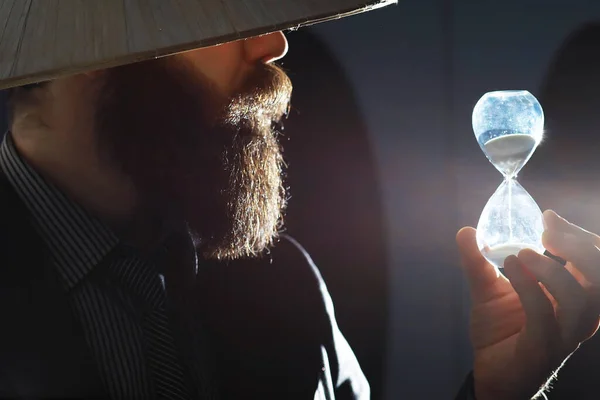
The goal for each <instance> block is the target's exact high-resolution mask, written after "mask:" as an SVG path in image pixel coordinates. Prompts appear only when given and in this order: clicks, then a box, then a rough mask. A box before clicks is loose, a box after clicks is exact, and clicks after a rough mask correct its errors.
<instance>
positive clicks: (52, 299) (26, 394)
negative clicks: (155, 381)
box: [0, 174, 106, 398]
mask: <svg viewBox="0 0 600 400" xmlns="http://www.w3.org/2000/svg"><path fill="white" fill-rule="evenodd" d="M49 260H50V258H49V257H48V256H47V251H46V250H45V246H44V244H43V242H42V240H41V239H40V238H39V237H38V235H37V234H36V233H35V230H34V229H33V227H32V226H31V224H30V223H29V218H28V211H27V209H26V207H25V206H24V205H23V204H22V202H21V201H20V199H19V198H18V196H17V195H16V193H15V192H14V191H13V189H12V187H11V186H10V183H9V182H8V181H7V180H6V177H5V176H4V175H2V174H0V320H1V321H2V328H0V397H2V398H5V397H11V398H32V397H34V398H35V397H38V398H39V397H44V398H48V397H54V398H67V397H71V398H73V397H79V398H83V397H86V398H101V397H106V396H105V393H104V392H103V388H102V382H101V380H100V379H99V374H98V371H97V368H96V366H95V363H94V360H93V358H92V356H91V352H90V351H89V348H88V346H87V343H86V340H85V337H84V333H83V329H82V326H81V325H80V323H79V321H78V320H77V319H76V318H75V317H74V314H73V311H72V309H71V305H70V302H69V298H68V295H67V293H66V291H65V290H64V289H63V288H62V286H61V285H60V281H59V277H58V274H57V272H56V270H55V268H54V266H53V265H52V264H51V262H50V261H49Z"/></svg>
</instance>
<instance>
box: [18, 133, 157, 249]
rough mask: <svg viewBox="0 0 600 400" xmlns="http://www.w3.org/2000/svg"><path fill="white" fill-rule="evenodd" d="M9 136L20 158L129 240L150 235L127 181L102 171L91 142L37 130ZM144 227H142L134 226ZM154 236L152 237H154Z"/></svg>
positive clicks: (140, 239)
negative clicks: (138, 214) (137, 214)
mask: <svg viewBox="0 0 600 400" xmlns="http://www.w3.org/2000/svg"><path fill="white" fill-rule="evenodd" d="M8 134H11V135H12V138H13V141H14V144H15V147H16V148H17V151H18V152H19V155H20V156H21V157H23V159H24V160H25V161H26V162H27V163H28V164H29V165H31V166H32V167H33V168H34V169H35V170H36V172H37V173H39V174H40V175H41V176H42V177H44V179H46V180H47V181H48V182H50V183H52V184H53V185H54V186H56V187H57V188H58V189H59V190H60V191H61V192H63V193H64V194H65V195H66V196H67V197H69V198H70V199H71V200H73V201H74V202H76V203H78V204H79V205H80V206H81V207H83V208H84V209H85V210H86V211H88V212H89V213H90V214H92V215H94V216H95V217H97V218H98V219H99V220H100V221H102V222H103V223H105V224H106V225H107V226H109V227H110V228H111V229H113V230H114V231H115V233H122V234H125V235H126V236H127V237H128V238H129V240H130V241H132V242H136V243H143V242H148V241H151V240H149V238H148V236H153V235H152V234H151V232H153V231H154V229H150V226H148V225H155V224H153V223H150V222H146V221H144V220H143V218H141V217H139V216H136V211H135V210H136V207H135V198H134V197H135V196H134V190H133V186H132V184H131V183H130V182H129V180H127V179H124V178H123V177H122V176H119V174H118V173H116V171H114V170H111V169H109V168H104V167H103V166H102V163H101V162H100V158H99V156H98V154H97V151H96V148H95V146H94V144H93V143H90V142H89V141H86V140H85V139H82V138H73V140H72V141H71V139H72V138H70V137H69V136H70V135H68V134H64V133H62V134H57V133H55V132H48V131H43V132H41V131H38V132H31V131H28V132H22V131H18V130H17V129H15V130H13V131H12V132H9V133H8ZM138 224H140V225H145V226H137V225H138ZM154 236H155V235H154Z"/></svg>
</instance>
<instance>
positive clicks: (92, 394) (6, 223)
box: [0, 176, 369, 399]
mask: <svg viewBox="0 0 600 400" xmlns="http://www.w3.org/2000/svg"><path fill="white" fill-rule="evenodd" d="M0 210H2V216H1V219H0V321H2V325H1V326H0V398H84V397H85V398H105V397H106V393H105V392H104V388H103V385H102V381H101V379H100V375H99V372H98V370H97V367H96V364H95V360H94V359H93V358H92V355H91V352H90V349H89V348H88V345H87V343H86V340H85V337H84V333H83V328H82V326H81V324H80V322H79V320H78V319H77V318H76V317H75V314H74V313H73V310H72V309H71V306H70V302H69V298H68V296H67V293H66V292H65V291H64V289H63V288H62V286H61V284H60V281H59V277H58V274H57V271H56V270H55V267H54V266H53V265H52V263H51V262H50V257H49V255H48V251H47V249H46V248H45V245H44V243H43V242H42V240H41V238H40V237H39V236H38V235H37V233H36V231H35V230H34V228H33V227H32V226H31V225H30V223H29V222H28V210H27V209H26V207H25V206H24V205H23V204H22V202H21V201H20V199H19V197H18V196H17V195H16V193H15V192H14V191H13V189H12V187H11V185H10V184H9V183H8V181H7V180H6V178H5V177H4V176H0ZM196 277H197V278H196V284H195V285H194V286H193V289H192V290H191V291H190V292H189V293H188V296H187V297H186V299H187V300H185V302H182V303H181V304H182V305H183V307H188V308H189V310H188V311H191V314H193V318H192V319H191V321H192V325H193V328H192V329H195V331H194V332H195V334H197V335H195V336H198V337H201V338H202V341H203V345H204V347H205V348H206V349H207V351H206V357H207V360H206V363H205V365H207V366H208V367H207V368H208V369H210V375H211V382H212V384H213V385H215V386H216V392H217V393H218V396H219V398H222V399H254V398H261V399H271V398H272V399H313V398H314V399H367V398H368V397H369V387H368V384H367V381H366V379H365V377H364V375H363V374H362V372H361V370H360V367H359V366H358V362H357V361H356V358H355V357H354V355H353V353H352V351H351V349H350V347H349V346H348V344H347V342H346V340H345V339H344V338H343V336H342V335H341V333H340V331H339V329H338V327H337V325H336V322H335V318H334V314H333V306H332V302H331V299H330V297H329V294H328V292H327V289H326V287H325V284H324V283H323V280H322V278H321V276H320V274H319V272H318V270H317V269H316V268H315V266H314V264H313V263H312V261H311V260H310V258H309V257H308V255H307V254H306V252H305V251H304V250H303V249H302V248H301V247H300V246H299V245H298V244H297V243H295V242H294V241H293V239H291V238H287V237H283V238H282V240H281V242H280V243H279V244H278V245H276V246H275V248H274V249H273V250H272V251H271V253H270V254H268V255H267V256H265V257H262V258H257V259H252V260H240V261H236V262H230V263H227V264H222V265H219V263H214V262H213V263H207V262H203V263H202V262H201V263H200V266H199V270H198V274H197V275H196ZM200 331H201V332H200ZM193 335H194V333H193ZM203 361H204V360H203Z"/></svg>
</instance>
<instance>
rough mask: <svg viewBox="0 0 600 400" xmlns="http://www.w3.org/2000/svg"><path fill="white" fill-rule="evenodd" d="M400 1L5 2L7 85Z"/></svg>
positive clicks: (0, 8)
mask: <svg viewBox="0 0 600 400" xmlns="http://www.w3.org/2000/svg"><path fill="white" fill-rule="evenodd" d="M396 1H397V0H0V89H3V88H8V87H13V86H21V85H25V84H31V83H36V82H40V81H44V80H49V79H53V78H57V77H59V76H64V75H70V74H74V73H80V72H85V71H90V70H94V69H102V68H109V67H115V66H118V65H124V64H129V63H134V62H138V61H142V60H146V59H150V58H156V57H160V56H165V55H169V54H174V53H178V52H181V51H186V50H192V49H196V48H201V47H207V46H212V45H217V44H221V43H226V42H230V41H234V40H238V39H244V38H248V37H251V36H257V35H261V34H266V33H269V32H274V31H278V30H286V29H295V28H298V27H301V26H304V25H309V24H313V23H317V22H323V21H327V20H331V19H336V18H340V17H345V16H348V15H353V14H357V13H360V12H364V11H369V10H372V9H375V8H379V7H383V6H386V5H389V4H392V3H396Z"/></svg>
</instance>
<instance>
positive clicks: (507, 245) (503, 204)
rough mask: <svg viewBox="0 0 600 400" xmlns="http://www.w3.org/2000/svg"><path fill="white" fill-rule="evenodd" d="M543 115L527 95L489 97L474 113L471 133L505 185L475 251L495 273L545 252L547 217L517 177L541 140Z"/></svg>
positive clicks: (482, 224)
mask: <svg viewBox="0 0 600 400" xmlns="http://www.w3.org/2000/svg"><path fill="white" fill-rule="evenodd" d="M543 128H544V112H543V111H542V107H541V106H540V103H539V102H538V101H537V99H536V98H535V97H533V95H532V94H531V93H529V92H527V91H515V90H511V91H500V92H491V93H487V94H485V95H484V96H483V97H482V98H481V99H480V100H479V101H478V102H477V105H476V106H475V108H474V110H473V131H474V132H475V137H476V138H477V142H478V143H479V146H480V147H481V149H482V150H483V152H484V153H485V155H486V156H487V158H488V160H489V161H490V162H491V163H492V164H493V165H494V166H495V167H496V168H497V169H498V171H500V172H501V173H502V175H503V176H504V182H503V183H502V184H501V185H500V186H499V187H498V189H497V190H496V192H495V193H494V194H493V195H492V197H490V199H489V200H488V202H487V204H486V205H485V207H484V209H483V212H482V213H481V217H480V218H479V223H478V224H477V236H476V237H477V245H478V247H479V250H480V251H481V253H482V254H483V256H484V257H485V258H486V259H487V260H488V261H489V262H490V263H491V264H493V265H494V266H496V267H497V268H502V267H503V266H504V260H505V259H506V257H508V256H509V255H516V254H518V252H519V251H520V250H522V249H526V248H530V249H533V250H536V251H538V252H544V248H543V246H542V233H543V231H544V224H543V216H542V212H541V210H540V208H539V207H538V205H537V204H536V203H535V201H534V200H533V198H532V197H531V196H530V195H529V193H527V191H526V190H525V189H524V188H523V187H522V186H521V185H520V184H519V183H518V182H517V181H516V176H517V174H518V173H519V171H520V170H521V169H522V168H523V166H524V165H525V164H526V163H527V161H529V158H530V157H531V155H532V154H533V152H534V151H535V149H536V148H537V146H538V144H539V143H540V141H541V140H542V135H543Z"/></svg>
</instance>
